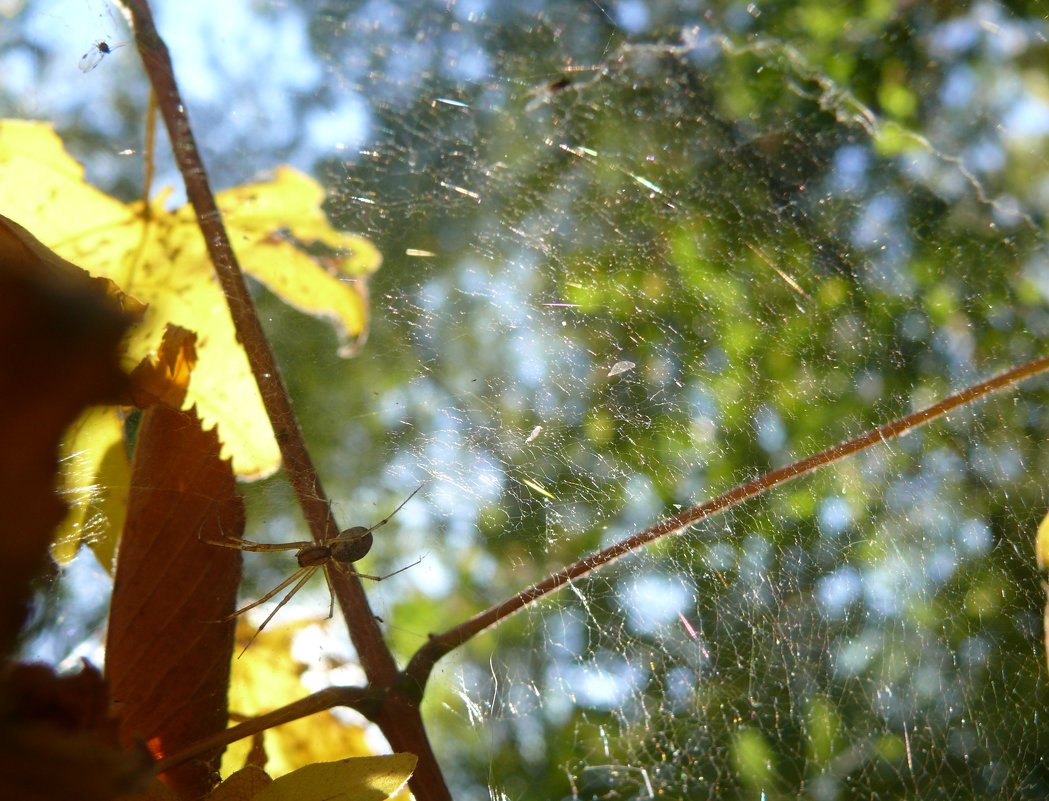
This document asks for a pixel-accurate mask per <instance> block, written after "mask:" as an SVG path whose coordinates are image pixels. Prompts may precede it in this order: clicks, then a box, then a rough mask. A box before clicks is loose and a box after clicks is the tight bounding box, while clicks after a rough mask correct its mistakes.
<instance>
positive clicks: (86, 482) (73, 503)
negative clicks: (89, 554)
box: [52, 406, 131, 570]
mask: <svg viewBox="0 0 1049 801" xmlns="http://www.w3.org/2000/svg"><path fill="white" fill-rule="evenodd" d="M61 465H62V490H63V493H64V494H65V496H66V500H67V501H68V502H69V504H70V508H69V513H68V514H67V515H66V518H65V520H63V521H62V524H61V525H60V526H59V527H58V530H57V531H56V532H55V539H54V542H55V545H54V547H53V548H52V554H53V555H54V557H55V559H56V560H58V561H59V562H68V561H69V560H70V559H72V558H73V557H74V556H76V552H77V550H79V548H80V544H81V543H82V542H86V543H87V544H88V545H90V546H91V548H92V550H94V552H95V556H96V557H97V559H98V561H99V564H101V565H102V566H103V567H104V568H106V569H107V570H108V569H110V567H111V566H112V564H113V557H114V553H115V546H116V534H117V532H119V531H121V530H122V529H123V528H124V518H125V516H126V512H127V501H128V493H129V491H130V487H131V462H130V460H129V459H128V455H127V449H126V448H125V446H124V422H123V420H121V419H120V414H119V412H118V411H117V410H116V409H115V408H113V407H112V406H97V407H95V408H93V409H89V410H88V411H87V412H85V413H84V414H83V415H81V417H80V419H79V420H77V421H76V422H75V423H74V424H73V425H72V426H71V427H70V429H69V431H68V432H67V433H66V437H65V440H64V441H63V443H62V462H61Z"/></svg>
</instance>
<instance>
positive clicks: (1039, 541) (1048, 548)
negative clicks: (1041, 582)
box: [1034, 514, 1049, 570]
mask: <svg viewBox="0 0 1049 801" xmlns="http://www.w3.org/2000/svg"><path fill="white" fill-rule="evenodd" d="M1034 556H1035V560H1036V561H1037V563H1038V567H1039V569H1041V570H1046V569H1049V514H1047V515H1046V516H1045V517H1044V518H1043V519H1042V522H1041V523H1039V524H1038V534H1037V535H1036V536H1035V545H1034Z"/></svg>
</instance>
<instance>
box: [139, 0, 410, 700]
mask: <svg viewBox="0 0 1049 801" xmlns="http://www.w3.org/2000/svg"><path fill="white" fill-rule="evenodd" d="M126 6H127V8H128V10H129V11H130V12H131V16H132V20H133V23H134V29H135V42H136V45H137V46H138V51H139V54H140V55H141V56H142V61H143V63H144V65H145V68H146V73H147V74H148V75H149V80H150V82H151V84H152V86H153V91H154V93H155V94H156V98H157V105H158V107H159V108H160V112H161V115H162V116H163V118H164V123H165V125H166V127H167V130H168V136H169V137H170V139H171V144H172V150H173V151H174V155H175V160H176V162H177V164H178V168H179V172H181V174H182V179H183V181H185V184H186V195H187V197H188V198H189V200H190V203H192V204H193V209H194V211H196V214H197V221H198V223H199V225H200V230H201V233H202V234H203V236H204V242H205V244H206V245H207V249H208V254H209V255H210V256H211V261H212V263H213V264H214V266H215V272H216V274H217V275H218V280H219V283H220V284H221V286H222V291H223V294H224V295H225V297H226V302H227V303H228V304H229V310H230V314H231V316H232V317H233V323H234V325H235V327H236V330H237V338H238V339H239V340H240V342H241V344H242V345H243V347H244V351H245V352H246V353H247V357H248V362H249V363H250V364H251V371H252V374H253V375H254V376H255V381H256V382H257V383H258V386H259V392H260V393H261V395H262V402H263V404H264V406H265V408H266V414H267V415H268V417H269V420H270V423H271V425H272V426H273V433H274V435H275V436H276V438H277V444H278V446H279V447H280V452H281V456H282V457H283V459H284V464H285V467H286V468H287V473H288V478H289V480H290V481H291V485H292V487H293V489H294V491H295V495H296V497H297V498H298V501H299V505H300V506H301V507H302V512H303V515H304V517H305V518H306V521H307V523H308V524H309V527H310V532H311V534H312V535H313V538H314V539H315V540H323V539H324V538H325V536H326V534H327V532H329V531H338V530H339V527H338V523H337V522H336V521H335V518H334V515H333V513H332V511H331V508H330V506H329V504H328V501H327V498H326V496H325V493H324V488H323V487H322V486H321V482H320V478H319V476H318V475H317V470H316V468H315V467H314V465H313V460H312V459H311V458H310V455H309V452H308V451H307V450H306V443H305V441H304V440H303V436H302V430H301V429H300V428H299V423H298V419H297V418H296V416H295V413H294V411H293V410H292V406H291V400H290V398H289V397H288V392H287V389H286V388H285V386H284V382H283V381H282V380H281V377H280V371H279V370H278V368H277V361H276V358H275V357H274V355H273V350H272V349H271V348H270V345H269V341H268V340H267V339H266V335H265V333H264V332H263V330H262V325H261V323H260V322H259V317H258V314H257V312H256V310H255V303H254V301H253V300H252V298H251V294H250V292H249V291H248V286H247V283H246V282H245V280H244V274H243V273H242V272H241V269H240V265H239V264H238V263H237V258H236V256H235V255H234V253H233V247H232V245H231V244H230V241H229V236H228V234H227V233H226V228H225V225H224V224H223V222H222V215H221V213H220V212H219V208H218V205H217V204H216V203H215V196H214V195H213V194H212V191H211V187H210V185H209V183H208V176H207V172H206V171H205V169H204V164H203V161H202V160H201V157H200V152H199V150H198V148H197V143H196V139H195V138H194V136H193V131H192V129H191V127H190V124H189V116H188V114H187V112H186V107H185V104H184V103H183V100H182V96H181V93H180V92H179V88H178V85H177V84H176V82H175V75H174V71H173V69H172V66H171V57H170V55H169V54H168V50H167V46H166V45H165V44H164V42H163V40H162V39H161V38H160V34H159V33H158V32H157V29H156V25H155V23H154V21H153V15H152V12H151V11H150V7H149V2H148V0H126ZM334 583H335V586H336V589H337V595H338V597H339V605H340V607H341V608H342V611H343V614H344V615H345V617H346V621H347V624H348V626H349V629H350V637H351V638H352V640H353V644H354V647H355V648H356V649H357V653H358V654H359V655H360V658H361V665H362V666H363V668H364V670H365V673H366V674H367V676H368V679H369V681H370V682H371V683H372V684H374V685H376V686H386V685H388V684H389V683H390V682H391V681H392V680H393V677H394V676H395V674H396V671H397V666H396V663H395V662H394V659H393V656H392V654H391V653H390V651H389V649H388V648H387V647H386V643H385V642H384V641H383V639H382V633H381V632H380V630H379V626H378V623H377V622H376V620H375V617H374V615H373V614H372V612H371V609H370V608H369V607H368V600H367V598H366V596H365V594H364V588H363V587H362V586H361V582H360V579H359V578H357V577H356V576H355V575H352V574H344V575H340V576H337V577H335V578H334Z"/></svg>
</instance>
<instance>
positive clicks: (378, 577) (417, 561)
mask: <svg viewBox="0 0 1049 801" xmlns="http://www.w3.org/2000/svg"><path fill="white" fill-rule="evenodd" d="M421 561H422V559H416V560H415V561H414V562H412V563H411V564H410V565H405V566H404V567H402V568H400V569H399V570H394V571H393V572H392V573H387V574H386V575H385V576H372V575H369V574H368V573H357V575H358V576H360V577H361V578H366V579H371V580H372V581H385V580H386V579H388V578H390V577H392V576H396V575H397V574H398V573H403V572H404V571H405V570H409V569H411V568H413V567H415V566H416V565H417V564H419V562H421ZM354 572H355V573H356V572H357V571H354Z"/></svg>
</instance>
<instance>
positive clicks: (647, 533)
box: [404, 357, 1049, 697]
mask: <svg viewBox="0 0 1049 801" xmlns="http://www.w3.org/2000/svg"><path fill="white" fill-rule="evenodd" d="M1047 370H1049V357H1043V358H1041V359H1035V360H1034V361H1030V362H1027V363H1026V364H1024V365H1021V366H1020V367H1015V368H1013V369H1012V370H1008V371H1006V372H1004V373H1001V374H999V375H997V376H995V377H994V378H990V379H988V380H986V381H982V382H980V383H979V384H974V385H973V386H971V387H968V388H966V389H963V390H961V391H960V392H956V393H955V394H953V395H949V396H947V397H946V398H944V399H943V400H941V401H939V402H938V403H935V404H933V405H932V406H929V407H928V408H926V409H922V410H920V411H917V412H913V413H912V414H908V415H905V416H904V417H901V418H899V419H897V420H894V421H892V422H891V423H886V424H884V425H881V426H878V427H877V428H873V429H871V430H870V431H867V432H866V433H865V434H862V435H860V436H858V437H856V438H855V439H850V440H849V441H848V442H843V443H841V444H840V445H835V446H833V447H831V448H827V449H826V450H823V451H820V452H819V453H817V454H815V455H813V456H809V457H807V458H805V459H802V460H800V461H797V462H794V463H793V464H790V465H787V466H786V467H781V468H779V469H777V470H773V471H771V472H770V473H766V474H765V475H763V476H761V477H760V478H756V479H754V480H753V481H749V482H747V483H745V484H740V485H738V486H736V487H734V488H733V489H731V490H729V491H728V492H725V493H723V494H721V495H719V496H718V497H716V498H714V499H713V500H710V501H707V502H706V503H703V504H700V505H699V506H693V507H692V508H691V509H686V510H685V511H683V512H681V513H680V514H676V515H674V516H673V517H670V518H667V519H666V520H663V521H662V522H660V523H657V524H656V525H654V526H651V527H649V528H646V529H645V530H644V531H639V532H638V533H637V534H634V535H632V536H630V537H628V538H626V539H625V540H621V541H620V542H617V543H616V544H615V545H611V546H609V547H608V548H605V549H604V550H602V551H599V552H597V553H595V554H591V555H590V556H586V557H584V558H583V559H580V560H579V561H577V562H575V563H574V564H572V565H569V566H568V567H566V568H562V569H561V570H559V571H557V572H556V573H553V574H552V575H550V576H548V577H547V578H545V579H543V580H542V581H540V582H539V583H538V584H534V585H532V586H531V587H529V588H528V589H526V590H524V591H522V592H519V593H518V594H517V595H515V596H513V597H512V598H510V599H508V600H506V601H503V602H502V603H500V604H496V605H495V606H492V607H489V608H488V609H486V610H485V611H483V612H481V613H479V614H477V615H475V616H474V617H472V618H470V619H469V620H467V621H466V622H464V623H461V624H460V625H458V626H456V627H454V628H451V629H449V630H448V631H445V632H443V633H441V634H435V635H431V636H430V639H429V640H428V641H427V642H426V644H425V645H423V646H422V647H421V648H419V650H418V651H416V652H415V655H414V656H413V657H412V659H411V661H410V662H409V663H408V667H407V669H406V670H405V671H404V675H405V677H406V678H408V679H410V680H412V681H414V682H415V684H416V687H417V690H416V691H417V692H418V693H419V695H420V697H421V694H422V691H423V688H424V687H425V686H426V681H427V680H428V679H429V676H430V672H431V670H432V669H433V666H434V665H435V664H436V663H437V660H439V659H440V658H441V657H442V656H444V655H445V654H447V653H448V652H449V651H451V650H452V649H454V648H457V647H458V646H460V645H462V644H463V643H464V642H466V641H467V640H469V639H470V638H471V637H473V636H475V635H476V634H478V633H480V632H482V631H484V630H485V629H486V628H488V627H489V626H493V625H495V624H496V623H498V622H500V621H501V620H504V619H505V618H507V617H509V616H510V615H512V614H514V613H515V612H517V611H519V610H521V609H523V608H524V607H525V606H527V605H528V604H530V603H533V602H534V601H537V600H538V599H540V598H542V597H543V596H544V595H547V594H548V593H551V592H553V591H554V590H557V589H559V588H561V587H563V586H564V585H566V584H568V583H569V582H570V581H572V580H573V579H577V578H580V577H581V576H585V575H586V574H587V573H590V572H592V571H594V570H596V569H597V568H599V567H603V566H604V565H607V564H609V563H610V562H613V561H615V560H616V559H618V558H619V557H621V556H624V555H625V554H628V553H630V552H631V551H635V550H637V549H638V548H640V547H642V546H643V545H647V544H648V543H650V542H653V541H654V540H658V539H660V538H661V537H665V536H667V535H668V534H676V533H677V532H679V531H683V530H684V529H686V528H688V527H689V526H692V525H695V524H696V523H698V522H700V521H701V520H705V519H707V518H708V517H711V516H713V515H715V514H717V513H718V512H722V511H724V510H725V509H729V508H731V507H733V506H735V505H736V504H738V503H742V502H743V501H745V500H747V499H748V498H753V497H754V496H755V495H760V494H761V493H763V492H766V491H768V490H770V489H772V488H773V487H775V486H778V485H779V484H783V483H785V482H787V481H790V480H792V479H795V478H798V477H799V476H803V475H805V474H806V473H811V472H812V471H814V470H817V469H819V468H821V467H824V466H825V465H829V464H833V463H834V462H837V461H839V460H840V459H844V458H845V457H847V456H851V455H853V454H855V453H859V452H860V451H863V450H866V449H867V448H870V447H872V446H874V445H877V444H878V443H881V442H888V441H889V440H892V439H896V438H897V437H900V436H902V435H903V434H906V433H907V432H909V431H912V430H913V429H915V428H917V427H918V426H921V425H924V424H925V423H928V422H930V421H931V420H935V419H936V418H938V417H943V416H944V415H945V414H947V413H948V412H950V411H952V410H954V409H957V408H958V407H959V406H964V405H966V404H968V403H972V402H973V401H975V400H977V399H979V398H982V397H984V396H986V395H990V394H991V393H993V392H998V391H1000V390H1003V389H1005V388H1007V387H1010V386H1012V385H1013V384H1016V383H1018V382H1020V381H1023V380H1024V379H1027V378H1030V377H1032V376H1035V375H1038V374H1039V373H1044V372H1046V371H1047Z"/></svg>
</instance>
